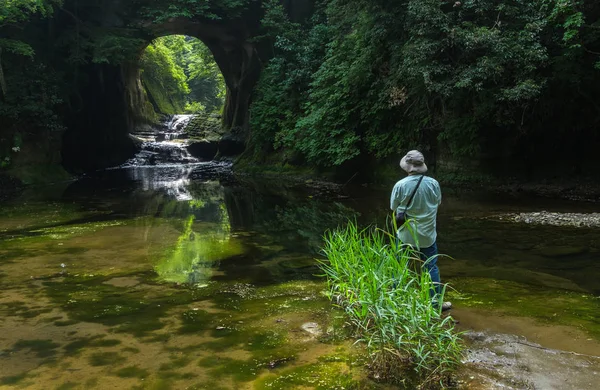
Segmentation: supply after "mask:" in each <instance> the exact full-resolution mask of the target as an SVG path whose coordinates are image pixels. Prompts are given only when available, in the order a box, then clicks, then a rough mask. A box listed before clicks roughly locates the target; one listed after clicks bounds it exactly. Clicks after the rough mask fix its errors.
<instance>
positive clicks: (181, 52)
mask: <svg viewBox="0 0 600 390" xmlns="http://www.w3.org/2000/svg"><path fill="white" fill-rule="evenodd" d="M141 68H142V81H143V84H144V86H145V87H146V90H147V91H148V92H149V95H150V96H151V98H152V99H153V101H154V103H155V105H156V108H157V109H158V111H159V112H161V113H163V114H180V113H184V112H186V113H192V114H196V113H203V112H214V111H219V110H221V109H222V107H223V104H224V99H225V81H224V79H223V75H222V74H221V72H220V70H219V68H218V66H217V64H216V63H215V60H214V58H213V56H212V53H211V52H210V50H209V49H208V48H207V47H206V45H204V44H203V43H202V42H200V41H199V40H198V39H194V38H191V37H186V36H183V35H172V36H166V37H161V38H157V39H155V40H154V41H153V43H152V44H151V45H149V46H148V47H147V48H146V50H145V51H144V54H143V55H142V60H141Z"/></svg>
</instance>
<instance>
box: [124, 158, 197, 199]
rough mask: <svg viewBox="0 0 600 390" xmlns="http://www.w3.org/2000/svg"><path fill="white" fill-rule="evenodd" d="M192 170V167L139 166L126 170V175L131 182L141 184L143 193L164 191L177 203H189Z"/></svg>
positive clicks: (191, 197)
mask: <svg viewBox="0 0 600 390" xmlns="http://www.w3.org/2000/svg"><path fill="white" fill-rule="evenodd" d="M193 170H194V167H188V166H172V167H160V168H155V167H144V166H139V167H133V168H130V169H128V173H129V177H130V179H131V180H135V181H139V182H141V188H142V189H143V190H144V191H164V192H166V194H167V195H168V196H170V197H173V198H175V199H176V200H178V201H189V200H192V199H193V196H192V194H191V193H190V192H189V190H188V186H189V184H190V174H191V173H192V171H193Z"/></svg>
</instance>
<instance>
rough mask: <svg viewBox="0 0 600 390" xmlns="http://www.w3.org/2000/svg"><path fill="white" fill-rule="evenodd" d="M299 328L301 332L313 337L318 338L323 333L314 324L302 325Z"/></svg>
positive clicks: (317, 325)
mask: <svg viewBox="0 0 600 390" xmlns="http://www.w3.org/2000/svg"><path fill="white" fill-rule="evenodd" d="M301 328H302V330H303V331H305V332H307V333H309V334H311V335H313V336H315V337H318V336H320V335H321V334H322V333H323V331H322V330H321V328H320V327H319V324H317V323H316V322H306V323H304V324H302V326H301Z"/></svg>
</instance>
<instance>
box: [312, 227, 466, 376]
mask: <svg viewBox="0 0 600 390" xmlns="http://www.w3.org/2000/svg"><path fill="white" fill-rule="evenodd" d="M394 242H395V238H394V237H393V236H392V235H390V234H388V233H386V232H384V231H382V230H380V229H368V230H363V231H359V230H358V228H357V226H356V224H354V223H349V224H348V226H347V227H345V228H340V229H338V230H336V231H333V232H330V233H327V234H326V237H325V248H324V251H325V254H326V255H327V258H328V260H329V261H328V262H325V261H323V262H321V268H322V269H323V270H324V271H325V274H326V276H327V280H328V286H329V294H330V296H331V298H332V299H333V300H335V301H336V302H337V304H339V306H340V307H341V308H342V309H343V310H344V311H345V312H346V314H347V316H348V319H349V322H350V323H351V324H352V325H353V327H354V329H355V330H356V333H357V336H358V338H359V340H358V341H359V342H362V343H364V344H365V345H366V346H367V349H368V352H369V360H370V367H371V369H372V370H373V371H374V373H375V374H376V376H378V377H381V378H385V379H388V380H391V381H394V382H406V381H410V380H416V381H418V382H419V385H431V384H435V383H436V382H438V383H443V382H444V381H446V380H448V378H449V375H450V374H451V373H452V372H453V371H454V370H455V369H456V368H457V366H458V365H459V362H460V358H461V353H462V343H461V340H460V335H459V333H458V332H456V331H455V329H454V322H453V320H452V318H451V317H445V318H444V317H442V313H441V308H440V307H437V305H434V304H433V303H432V299H431V298H430V291H431V289H432V288H433V283H432V281H431V277H430V276H429V273H428V272H421V260H420V259H419V256H418V255H419V254H418V253H417V252H416V251H415V250H414V249H412V248H411V247H406V246H401V247H399V248H397V246H396V244H395V243H394ZM443 291H445V288H444V289H443ZM438 299H440V302H441V301H442V299H443V292H442V297H438Z"/></svg>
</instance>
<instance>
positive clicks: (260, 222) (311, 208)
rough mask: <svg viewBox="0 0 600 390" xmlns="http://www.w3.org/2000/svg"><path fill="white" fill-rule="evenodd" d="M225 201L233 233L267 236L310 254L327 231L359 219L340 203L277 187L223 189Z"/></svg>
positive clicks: (353, 212) (357, 214) (317, 248)
mask: <svg viewBox="0 0 600 390" xmlns="http://www.w3.org/2000/svg"><path fill="white" fill-rule="evenodd" d="M225 201H226V204H227V212H228V214H229V216H230V220H231V226H232V229H234V230H249V229H251V230H255V231H258V232H261V233H267V234H269V235H272V236H277V237H278V238H280V239H282V240H283V241H288V242H289V244H290V245H291V246H293V247H294V248H295V249H308V250H309V251H311V252H313V253H315V252H318V251H319V250H320V247H321V244H322V238H323V233H324V232H325V231H326V230H328V229H332V228H336V227H337V226H339V225H341V224H344V223H346V222H347V221H348V219H351V220H353V219H355V218H358V216H359V213H358V212H357V211H356V210H354V209H352V208H350V207H347V206H345V205H343V204H341V203H338V202H332V201H331V200H329V199H321V198H313V197H310V196H308V195H307V194H305V193H303V192H302V191H299V190H296V191H290V189H289V188H285V187H283V188H282V187H277V186H269V187H256V186H254V187H250V186H249V187H246V186H244V187H226V188H225ZM299 246H300V247H304V248H298V247H299ZM306 247H307V248H306Z"/></svg>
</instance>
